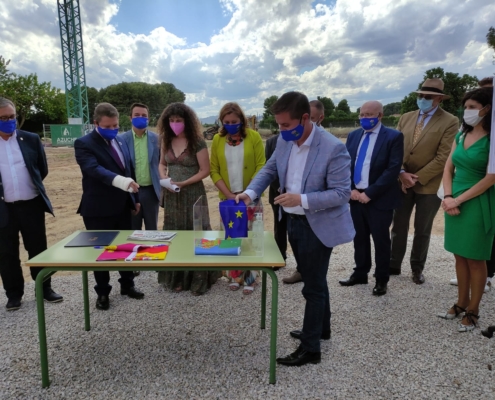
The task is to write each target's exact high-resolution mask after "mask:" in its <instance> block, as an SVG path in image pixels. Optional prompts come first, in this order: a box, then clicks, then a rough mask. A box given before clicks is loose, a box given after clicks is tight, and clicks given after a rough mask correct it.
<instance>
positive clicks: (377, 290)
mask: <svg viewBox="0 0 495 400" xmlns="http://www.w3.org/2000/svg"><path fill="white" fill-rule="evenodd" d="M386 293H387V284H386V283H384V282H377V283H376V285H375V287H374V288H373V294H374V295H375V296H383V295H384V294H386Z"/></svg>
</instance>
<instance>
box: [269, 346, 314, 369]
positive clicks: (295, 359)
mask: <svg viewBox="0 0 495 400" xmlns="http://www.w3.org/2000/svg"><path fill="white" fill-rule="evenodd" d="M320 362H321V353H320V352H319V351H318V352H314V353H313V352H311V351H306V350H304V349H303V348H302V346H299V347H298V348H297V350H296V351H295V352H294V353H292V354H289V355H288V356H285V357H279V358H277V363H279V364H282V365H287V366H289V367H296V366H300V365H304V364H308V363H311V364H319V363H320Z"/></svg>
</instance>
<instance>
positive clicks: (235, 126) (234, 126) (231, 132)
mask: <svg viewBox="0 0 495 400" xmlns="http://www.w3.org/2000/svg"><path fill="white" fill-rule="evenodd" d="M241 126H242V124H240V123H239V124H232V125H227V124H226V125H224V126H223V127H224V128H225V130H226V131H227V133H228V134H229V135H235V134H236V133H237V132H239V130H240V129H241Z"/></svg>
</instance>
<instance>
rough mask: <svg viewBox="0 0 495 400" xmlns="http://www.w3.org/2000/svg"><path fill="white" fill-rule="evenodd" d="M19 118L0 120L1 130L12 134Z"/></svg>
mask: <svg viewBox="0 0 495 400" xmlns="http://www.w3.org/2000/svg"><path fill="white" fill-rule="evenodd" d="M16 125H17V120H15V119H9V120H8V121H0V132H3V133H6V134H7V135H12V134H13V133H14V131H15V128H16Z"/></svg>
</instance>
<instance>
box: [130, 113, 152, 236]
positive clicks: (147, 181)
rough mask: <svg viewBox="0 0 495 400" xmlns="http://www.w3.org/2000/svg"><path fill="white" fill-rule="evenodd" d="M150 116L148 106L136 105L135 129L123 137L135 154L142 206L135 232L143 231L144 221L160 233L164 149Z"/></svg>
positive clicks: (133, 158) (132, 154)
mask: <svg viewBox="0 0 495 400" xmlns="http://www.w3.org/2000/svg"><path fill="white" fill-rule="evenodd" d="M148 115H149V109H148V106H146V105H144V104H140V103H134V104H133V105H132V106H131V117H130V118H131V122H132V129H131V130H130V131H127V132H125V133H124V134H122V139H124V140H125V141H126V142H127V146H128V147H129V151H130V153H131V161H132V165H133V167H134V170H135V171H136V181H137V183H138V185H139V201H140V202H141V209H140V210H139V213H138V214H137V215H134V216H133V217H132V229H134V230H141V229H142V226H143V221H144V226H145V229H146V230H151V231H156V230H157V224H158V207H159V199H160V191H161V187H160V177H159V175H158V162H159V161H160V146H159V140H158V135H157V134H156V133H154V132H151V131H149V130H148V129H147V127H148Z"/></svg>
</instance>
